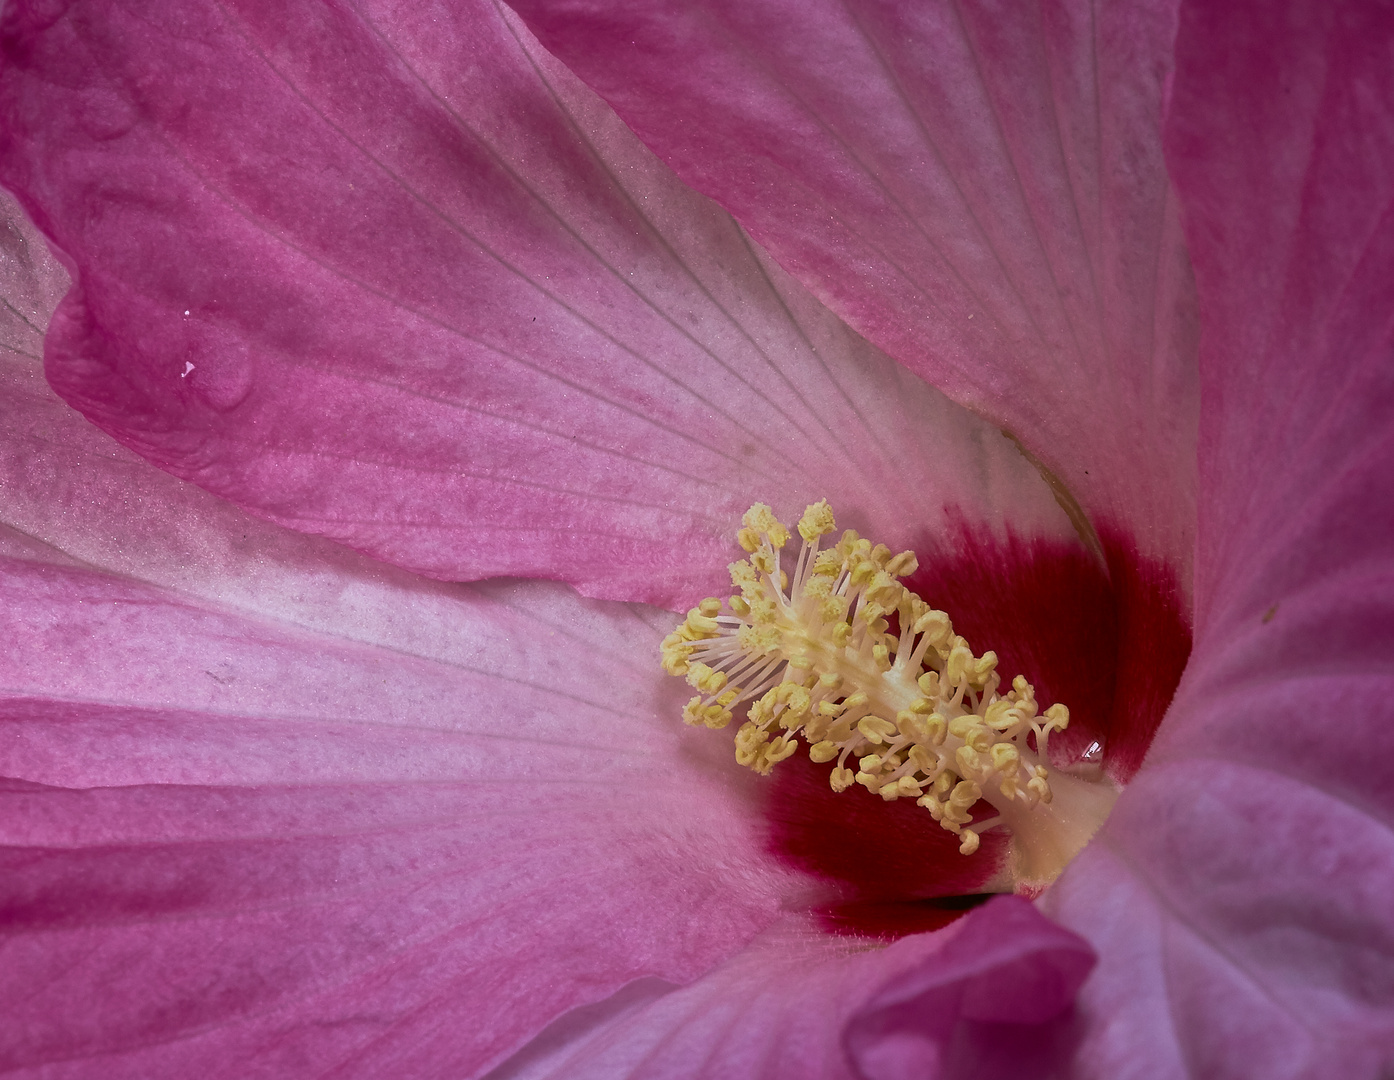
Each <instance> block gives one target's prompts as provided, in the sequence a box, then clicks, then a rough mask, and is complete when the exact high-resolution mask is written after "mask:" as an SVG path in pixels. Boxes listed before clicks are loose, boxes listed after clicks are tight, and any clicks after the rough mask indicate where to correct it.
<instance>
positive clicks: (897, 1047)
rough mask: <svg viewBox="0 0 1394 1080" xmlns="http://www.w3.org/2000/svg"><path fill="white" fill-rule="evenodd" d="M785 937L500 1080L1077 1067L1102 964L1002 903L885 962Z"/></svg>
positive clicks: (912, 1079) (566, 1035) (922, 1076)
mask: <svg viewBox="0 0 1394 1080" xmlns="http://www.w3.org/2000/svg"><path fill="white" fill-rule="evenodd" d="M801 931H802V928H800V927H796V926H787V925H785V926H776V927H773V928H771V930H770V931H769V932H768V933H766V934H765V935H763V936H762V937H761V938H760V939H759V940H758V941H756V942H755V943H753V944H752V946H751V948H749V949H747V950H746V951H744V952H743V953H741V954H740V955H739V956H736V957H733V958H732V959H731V960H730V961H729V962H728V963H726V964H724V965H722V967H720V968H718V969H717V970H715V971H713V972H712V973H711V974H709V975H708V976H706V977H705V978H703V979H702V980H700V981H699V982H697V983H694V984H693V985H692V986H689V987H685V988H683V989H680V990H674V991H670V992H668V993H666V994H665V993H662V992H661V990H662V988H661V987H657V986H653V985H651V984H650V985H648V986H643V987H640V986H636V987H634V988H633V989H632V990H630V991H629V992H627V993H626V994H625V995H617V996H616V998H615V999H613V1000H612V1001H611V1002H609V1003H607V1006H606V1008H605V1009H604V1011H603V1012H602V1011H600V1010H592V1011H591V1012H590V1013H589V1014H578V1015H575V1016H572V1017H566V1018H563V1020H561V1021H559V1022H558V1023H557V1024H556V1025H555V1026H554V1027H553V1028H552V1029H549V1030H548V1031H545V1032H543V1033H541V1034H540V1035H539V1036H538V1038H537V1039H536V1040H535V1041H534V1043H533V1044H532V1045H530V1046H529V1047H528V1048H526V1049H525V1050H524V1051H523V1052H522V1053H520V1054H519V1055H517V1056H516V1058H515V1059H513V1060H511V1061H509V1062H508V1063H507V1064H505V1065H504V1066H502V1067H500V1068H499V1069H498V1070H496V1072H494V1073H493V1074H491V1075H490V1077H489V1078H488V1080H561V1078H563V1077H564V1078H566V1080H612V1078H620V1077H646V1078H667V1077H673V1078H677V1077H683V1078H686V1080H698V1078H709V1077H710V1078H716V1077H726V1076H751V1077H756V1076H758V1077H762V1078H769V1080H939V1078H943V1080H950V1078H952V1077H957V1076H973V1077H977V1078H980V1080H998V1078H999V1077H1000V1078H1003V1080H1005V1078H1007V1077H1012V1078H1014V1080H1034V1078H1039V1077H1045V1076H1048V1075H1050V1074H1051V1073H1052V1071H1053V1070H1055V1069H1058V1068H1059V1067H1060V1066H1061V1065H1062V1064H1063V1063H1064V1061H1066V1060H1067V1059H1068V1055H1069V1051H1070V1049H1072V1045H1073V1040H1074V1039H1075V1037H1076V1036H1077V1030H1076V1028H1075V1027H1074V1025H1073V1024H1072V1023H1071V1016H1070V1006H1071V1002H1072V1000H1073V997H1074V993H1075V990H1076V989H1077V988H1078V986H1079V983H1080V981H1081V980H1082V979H1083V978H1084V977H1085V975H1087V974H1088V972H1089V969H1090V968H1091V966H1092V965H1093V962H1094V958H1093V954H1092V952H1091V951H1090V949H1089V948H1088V947H1087V946H1085V945H1084V943H1083V942H1082V941H1081V940H1080V939H1079V938H1078V937H1077V936H1075V935H1074V934H1072V933H1070V932H1068V931H1066V930H1063V929H1061V928H1060V927H1058V926H1055V925H1053V924H1052V923H1050V922H1049V921H1048V920H1046V919H1045V918H1043V917H1042V916H1041V915H1040V914H1038V913H1037V912H1036V911H1035V910H1034V909H1033V908H1032V907H1031V906H1030V905H1029V904H1028V903H1027V902H1026V901H1024V900H1021V899H1018V898H1016V897H1000V898H997V899H995V900H993V901H992V902H991V903H989V904H987V905H986V906H984V907H982V908H979V909H978V910H976V911H974V912H973V913H972V914H970V915H968V916H967V917H965V918H964V919H963V920H961V921H960V922H958V923H955V924H954V925H953V926H952V927H951V928H950V929H948V930H946V931H945V932H944V933H942V934H937V935H918V936H916V937H911V938H906V939H904V940H902V941H900V942H897V943H896V944H894V945H892V946H890V947H889V948H888V949H886V950H885V951H884V952H867V951H865V950H863V949H859V948H851V949H849V948H848V947H847V946H846V944H845V943H841V942H839V941H837V940H836V939H832V940H830V939H826V938H824V939H819V938H810V937H809V936H808V935H807V934H806V933H804V932H801Z"/></svg>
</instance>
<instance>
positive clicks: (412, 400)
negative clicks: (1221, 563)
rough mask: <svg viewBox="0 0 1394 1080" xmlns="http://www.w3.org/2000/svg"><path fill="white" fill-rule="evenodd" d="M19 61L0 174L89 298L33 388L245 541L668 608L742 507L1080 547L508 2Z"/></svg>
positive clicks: (113, 28)
mask: <svg viewBox="0 0 1394 1080" xmlns="http://www.w3.org/2000/svg"><path fill="white" fill-rule="evenodd" d="M4 56H5V60H4V70H3V75H2V76H0V114H3V115H4V117H5V121H4V125H3V131H4V135H3V143H0V178H3V180H4V182H5V183H6V184H8V185H10V186H11V187H12V188H14V189H15V190H16V191H18V192H19V193H20V194H21V196H22V198H23V201H24V204H25V206H26V207H27V208H28V209H29V211H30V212H31V213H32V214H33V215H34V217H35V220H36V221H37V222H38V223H39V224H40V225H41V226H42V228H43V229H44V230H45V232H46V233H47V234H48V235H49V236H50V237H51V238H52V239H53V240H54V242H55V243H56V244H57V245H58V246H59V247H60V248H61V249H62V250H63V251H65V252H66V253H67V255H68V256H69V257H70V258H71V260H72V262H73V264H74V266H75V268H76V278H75V285H74V289H73V291H72V292H71V293H70V294H69V295H68V298H67V300H66V301H65V302H64V304H63V305H62V307H61V308H60V309H59V311H58V314H57V316H56V318H55V321H54V326H53V329H52V331H51V332H50V335H49V339H48V343H47V349H46V370H47V374H48V377H49V379H50V381H51V382H52V383H53V385H54V386H55V387H56V388H57V389H58V391H59V392H60V394H61V395H62V396H63V397H64V398H65V400H67V401H69V402H70V403H71V404H73V405H74V406H75V407H77V408H78V409H80V410H81V411H82V412H83V413H84V414H85V415H86V416H88V417H89V418H90V419H91V420H93V421H94V422H96V423H97V424H98V425H99V426H101V427H103V428H104V429H105V430H107V431H109V432H111V433H112V434H114V435H116V436H117V437H118V438H119V439H120V440H121V441H122V442H124V443H125V444H126V445H127V446H130V447H132V448H133V449H135V450H136V451H137V452H138V453H140V454H142V455H143V456H145V457H147V458H149V459H150V460H152V461H154V462H155V463H157V464H158V465H160V466H161V467H163V468H165V469H167V470H169V471H171V472H173V473H174V474H176V475H178V476H180V477H182V478H184V479H188V480H192V481H194V482H195V483H197V484H199V485H201V486H203V487H205V488H207V489H208V490H211V491H214V492H216V493H218V494H220V495H222V496H224V497H226V498H228V499H230V500H232V501H233V502H235V503H237V504H239V505H241V506H244V507H246V508H248V509H251V510H252V511H253V512H255V513H257V514H259V515H262V516H264V517H267V518H270V519H272V520H274V521H277V522H280V523H282V524H286V525H289V526H291V527H293V528H296V529H299V530H302V531H306V532H310V533H315V534H319V535H324V536H328V537H331V538H333V539H335V540H338V541H340V542H343V543H345V544H348V545H350V546H352V547H355V548H358V549H360V550H363V551H367V552H369V553H371V554H373V555H375V556H377V557H379V558H382V559H385V560H388V561H391V562H395V563H397V564H399V565H402V566H405V567H407V568H409V569H412V570H415V571H419V572H423V573H427V574H431V575H433V576H437V577H444V578H454V579H460V578H471V579H472V578H479V577H483V576H491V575H505V574H506V575H518V576H535V577H547V578H554V579H555V578H559V579H564V580H567V581H570V582H572V583H574V584H576V585H578V586H579V587H581V588H582V589H583V590H584V591H586V592H587V593H589V594H592V595H605V596H611V597H623V598H635V599H645V600H650V601H655V602H664V603H669V604H674V603H680V602H682V601H686V600H690V599H692V598H693V596H694V593H695V594H696V595H701V593H702V592H705V591H709V590H711V589H713V588H716V587H718V586H719V584H720V581H719V575H720V568H721V567H722V566H723V565H724V564H725V563H726V562H727V561H729V559H728V550H729V546H730V540H729V533H730V531H731V529H732V526H733V525H734V524H735V523H736V520H737V518H738V516H739V514H740V513H741V512H742V511H744V510H745V509H746V507H748V506H749V505H750V503H751V502H753V501H755V500H756V499H763V500H765V501H769V502H772V503H774V504H775V505H776V509H777V510H778V511H779V512H780V513H781V514H786V515H788V514H791V513H797V512H799V511H801V510H802V508H803V505H804V504H805V503H806V502H809V501H812V500H814V499H817V498H819V497H822V496H827V497H829V498H831V499H833V500H834V503H835V505H837V506H839V508H841V509H843V510H844V512H845V513H846V514H847V515H848V516H849V518H850V520H849V521H848V524H855V525H857V526H858V527H869V528H874V529H875V530H876V531H877V533H878V538H880V539H883V540H884V541H885V542H886V543H890V544H897V543H901V544H905V543H908V542H909V539H910V536H909V532H910V526H911V524H912V523H921V524H922V523H925V522H935V521H939V520H940V519H941V518H942V512H943V508H944V507H945V506H946V505H949V506H960V507H963V508H964V512H966V513H968V514H969V515H970V516H971V517H974V518H986V519H987V520H988V521H989V522H990V523H991V524H994V525H995V524H999V523H1000V521H1001V519H1002V517H1003V516H1004V514H1005V513H1006V510H1005V508H1007V507H1011V514H1012V516H1013V517H1014V518H1016V519H1020V520H1019V521H1018V525H1019V527H1021V528H1023V529H1025V530H1026V531H1028V532H1029V531H1035V530H1036V526H1037V524H1039V523H1040V522H1041V521H1048V522H1050V524H1049V525H1048V526H1046V527H1045V528H1044V531H1046V532H1048V533H1051V534H1062V533H1064V532H1065V531H1066V526H1065V525H1064V523H1063V518H1062V516H1061V515H1060V514H1059V512H1058V511H1057V510H1055V508H1054V507H1053V506H1051V505H1050V503H1049V496H1048V494H1047V493H1046V491H1045V489H1044V487H1043V486H1042V485H1041V484H1040V482H1039V480H1038V478H1036V477H1035V476H1034V475H1033V474H1032V470H1031V469H1030V467H1029V466H1027V465H1026V464H1025V463H1024V462H1022V461H1021V460H1020V458H1019V456H1018V455H1017V454H1016V452H1015V450H1014V449H1013V448H1012V447H1011V445H1010V444H1009V443H1007V442H1006V441H1005V440H1003V439H1002V438H1001V437H1000V436H999V435H998V434H997V433H996V431H995V430H994V429H993V428H992V426H991V425H989V424H986V423H984V422H982V421H980V420H977V419H976V418H973V417H970V416H968V415H966V414H964V413H963V412H962V411H961V410H959V409H956V408H954V407H952V406H950V405H949V404H948V403H947V401H946V400H945V399H943V398H942V397H940V396H939V395H937V394H935V393H934V392H933V391H931V390H929V389H928V388H927V387H926V386H925V385H924V384H922V383H920V382H919V380H917V379H915V378H913V377H912V376H910V375H908V374H907V373H906V372H905V371H904V370H903V369H901V368H899V367H898V366H897V365H896V364H895V363H894V362H892V361H891V360H889V359H888V358H887V357H886V356H884V355H883V354H881V353H879V352H878V351H877V350H876V349H874V348H872V347H870V346H868V345H867V344H866V342H864V341H862V340H861V339H860V338H857V337H856V335H854V334H851V333H850V332H849V331H848V330H847V329H846V327H845V326H843V325H842V324H841V323H840V322H838V320H837V319H836V318H835V317H834V316H832V315H831V314H830V313H829V312H827V311H826V309H824V308H822V307H821V306H820V305H819V304H818V303H817V302H816V301H814V300H813V298H812V297H811V296H809V295H808V294H807V293H806V292H805V291H804V290H803V289H802V288H800V287H799V286H798V285H797V284H796V283H794V282H793V281H792V279H790V278H789V277H788V276H787V275H786V274H784V273H783V272H782V271H780V270H779V269H778V268H777V267H775V266H773V265H772V264H771V263H770V262H769V260H768V259H767V258H766V257H765V256H764V255H763V254H762V253H761V252H759V251H758V250H757V249H756V248H755V246H754V245H753V244H752V243H751V242H750V241H749V239H748V237H747V236H746V235H745V234H744V233H743V232H742V230H741V229H740V228H739V227H737V226H736V225H735V223H734V222H733V221H732V220H731V219H730V218H729V217H728V216H727V215H726V214H724V213H723V212H722V211H720V210H719V209H718V208H717V207H716V206H714V205H713V204H711V203H709V202H708V201H707V200H705V199H703V198H701V197H700V196H697V195H695V194H694V193H692V192H691V191H689V190H687V189H686V188H684V187H683V186H682V184H681V183H680V182H679V181H678V180H677V179H676V178H675V177H674V176H673V175H672V174H671V173H670V172H669V171H668V170H667V168H666V167H664V166H663V165H661V164H660V163H659V162H658V161H657V160H656V159H654V158H653V156H652V155H651V154H650V153H649V152H648V151H647V150H646V149H644V147H643V146H642V145H641V144H639V142H638V141H637V140H636V139H635V138H634V137H633V135H632V134H631V133H630V132H628V131H627V129H625V128H624V127H623V125H622V124H621V123H619V121H618V120H617V119H616V118H615V117H614V115H613V114H612V113H611V112H610V111H609V110H608V109H607V108H606V107H605V106H604V105H603V104H602V103H601V102H599V101H598V100H597V99H596V98H595V97H594V95H593V94H591V93H590V92H589V91H587V90H586V89H585V88H584V87H583V86H581V85H580V84H579V82H578V81H577V80H576V79H575V78H574V77H573V76H572V75H571V74H570V73H569V72H567V71H566V70H565V69H564V68H562V67H561V66H560V65H559V64H557V63H556V61H555V60H553V59H552V58H551V57H549V56H548V55H547V54H545V53H544V52H543V51H542V50H541V49H540V47H538V46H537V44H536V42H535V41H533V40H532V39H531V37H530V36H529V35H528V33H527V31H526V30H525V29H524V28H522V27H521V26H519V25H517V20H516V19H514V18H513V17H512V16H511V15H510V16H507V17H504V16H502V15H500V13H499V9H498V8H497V7H496V6H495V5H492V4H487V3H482V2H480V3H472V4H467V5H463V6H461V5H446V4H438V5H434V6H429V5H428V6H424V7H423V6H422V5H419V4H417V5H404V6H400V7H399V6H395V5H392V4H390V3H385V2H384V3H375V4H369V5H365V6H364V7H363V8H362V9H358V10H354V11H346V10H329V9H326V8H324V7H323V6H321V5H318V4H310V3H305V4H299V5H295V4H292V5H290V6H287V5H286V4H285V3H282V2H280V0H276V2H267V3H263V2H258V0H247V2H246V3H241V4H233V5H230V6H228V5H213V4H203V3H199V2H196V0H188V2H181V3H176V4H162V5H161V6H160V7H159V9H158V11H152V10H151V9H150V8H149V7H148V5H143V4H136V5H132V6H130V7H123V6H121V5H118V4H106V3H96V2H92V3H77V4H73V5H71V6H69V7H67V8H66V9H65V10H64V11H63V13H62V14H61V15H58V16H56V17H53V16H52V15H51V14H50V13H49V12H47V10H46V9H43V10H40V9H39V8H38V7H37V6H31V5H25V4H12V5H8V6H7V8H6V15H5V31H4ZM882 534H884V535H882Z"/></svg>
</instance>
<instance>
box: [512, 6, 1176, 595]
mask: <svg viewBox="0 0 1394 1080" xmlns="http://www.w3.org/2000/svg"><path fill="white" fill-rule="evenodd" d="M513 6H514V7H515V8H516V9H517V10H518V11H519V12H520V13H521V14H522V15H523V16H524V17H525V18H526V19H527V20H528V24H529V26H530V27H531V28H532V29H533V31H534V32H535V33H537V34H538V36H539V38H540V39H541V41H542V43H543V44H544V45H546V46H547V48H548V49H550V50H552V51H553V52H554V53H555V54H556V55H557V56H558V57H560V58H561V59H562V60H563V61H564V62H565V63H567V64H568V65H570V66H571V67H572V68H573V70H575V71H576V73H577V74H578V75H580V76H581V77H582V78H583V79H585V80H586V82H587V83H588V84H590V85H591V86H592V87H593V88H595V89H596V90H597V91H598V92H599V93H600V94H601V96H602V97H604V98H605V99H606V100H607V101H608V102H609V103H610V104H611V105H613V106H614V107H615V109H616V110H617V111H618V112H619V114H620V116H621V117H622V118H623V119H624V120H625V121H626V122H627V123H628V124H629V125H630V126H631V127H633V128H634V130H635V131H636V132H638V134H639V136H640V137H641V138H642V139H643V140H644V141H645V142H646V143H647V144H648V145H649V146H650V147H652V148H653V149H654V150H655V151H656V152H657V153H658V154H659V155H660V156H661V157H662V158H663V159H664V160H665V161H666V162H668V163H669V164H670V165H672V166H673V168H674V169H675V170H676V171H677V173H678V175H679V176H681V177H682V178H683V179H684V180H685V181H687V182H688V183H689V184H691V185H692V186H693V187H695V188H696V189H697V190H699V191H702V192H704V193H706V194H708V195H710V196H712V197H713V198H715V199H717V201H719V202H720V203H721V204H722V205H723V206H725V207H726V208H727V209H728V210H730V211H731V212H732V213H733V214H734V215H735V217H736V218H737V219H738V220H739V221H740V222H741V223H742V224H743V225H745V226H746V227H747V228H748V229H749V230H750V231H751V233H752V235H754V236H755V237H756V238H757V239H758V240H759V241H760V242H761V243H762V244H764V245H765V246H766V247H767V248H768V249H769V250H770V252H771V253H772V254H773V255H774V257H775V258H776V259H778V260H779V262H780V264H781V265H782V266H784V267H785V268H786V269H788V270H790V271H791V272H793V273H794V275H795V276H796V277H798V278H799V279H800V280H801V281H802V282H804V284H805V285H807V286H808V287H809V288H811V289H812V290H813V292H814V293H815V294H816V295H817V296H818V297H819V298H820V299H822V300H824V301H825V302H826V303H827V304H829V306H831V307H832V308H833V310H834V311H836V312H838V313H839V314H840V315H842V316H843V318H845V319H846V320H847V321H848V322H849V323H850V325H852V326H853V327H854V328H855V329H857V330H858V331H860V332H861V333H862V334H864V335H866V337H868V338H869V339H870V340H871V341H873V342H875V343H876V344H878V345H880V346H881V347H882V348H883V349H885V350H886V351H887V352H889V353H890V354H891V355H892V356H894V357H896V359H898V360H900V361H902V362H903V363H905V364H907V365H908V366H909V367H911V368H912V369H913V370H915V371H917V372H919V373H920V374H922V375H924V376H925V377H926V378H927V379H929V380H930V381H931V382H933V383H934V384H935V385H936V386H939V387H940V388H942V389H944V390H945V391H946V392H948V393H949V394H950V396H952V397H954V398H955V399H956V400H959V401H962V402H964V403H965V404H967V405H968V406H969V407H970V408H973V409H974V410H975V411H978V412H980V413H982V414H983V415H985V416H989V417H991V418H992V419H993V420H994V421H996V422H997V423H999V424H1002V425H1003V426H1005V427H1007V428H1008V429H1010V430H1011V431H1013V432H1014V433H1015V434H1016V435H1018V436H1019V437H1020V438H1021V439H1022V441H1023V442H1024V443H1025V444H1026V446H1027V447H1028V448H1029V449H1030V450H1031V451H1032V452H1034V453H1035V454H1036V455H1037V456H1038V457H1039V458H1040V459H1041V460H1042V461H1044V462H1045V464H1046V465H1047V466H1049V468H1050V469H1051V470H1052V471H1053V472H1054V473H1055V474H1056V475H1057V476H1059V477H1060V478H1061V479H1062V480H1063V481H1064V482H1065V484H1066V485H1067V486H1068V488H1069V489H1070V490H1071V491H1072V492H1073V493H1074V495H1075V496H1076V497H1077V498H1078V499H1079V500H1080V502H1081V503H1082V504H1083V505H1084V507H1085V509H1086V510H1087V511H1089V513H1090V515H1091V516H1092V517H1093V519H1094V521H1095V523H1096V525H1097V526H1099V527H1100V530H1101V531H1102V532H1108V531H1111V530H1117V529H1121V530H1123V531H1124V532H1125V533H1126V534H1128V535H1129V536H1130V537H1131V539H1132V542H1133V543H1135V544H1136V546H1137V548H1138V549H1139V551H1140V554H1141V555H1142V556H1143V557H1145V558H1154V559H1161V560H1162V561H1163V562H1164V563H1166V565H1167V566H1169V567H1170V568H1171V569H1172V571H1173V573H1175V574H1178V575H1179V576H1180V578H1181V585H1182V586H1183V588H1184V586H1185V583H1186V578H1187V577H1188V574H1189V560H1190V553H1191V545H1192V542H1193V536H1194V533H1193V528H1194V526H1193V521H1194V483H1195V478H1194V458H1193V454H1194V446H1195V443H1194V439H1195V423H1196V405H1197V392H1196V391H1197V387H1196V375H1195V366H1194V365H1195V359H1194V325H1195V315H1194V299H1193V296H1192V291H1191V283H1190V271H1189V266H1188V263H1187V259H1186V253H1185V249H1184V246H1183V243H1182V237H1181V231H1180V225H1179V221H1178V217H1177V211H1176V205H1175V201H1174V198H1173V196H1172V194H1171V190H1170V187H1169V184H1168V181H1167V177H1166V173H1165V169H1164V165H1163V161H1162V154H1161V140H1160V119H1161V95H1162V90H1163V86H1164V83H1165V80H1166V78H1167V74H1168V69H1169V62H1168V59H1169V53H1170V46H1171V41H1172V37H1173V34H1174V32H1175V24H1174V14H1173V11H1172V7H1171V5H1169V4H1166V3H1159V2H1153V0H1137V2H1130V3H1127V4H1122V5H1119V4H1113V5H1105V6H1103V7H1102V8H1100V7H1097V6H1096V5H1090V4H1087V3H1083V2H1062V3H1054V2H1052V3H1045V4H1040V5H1032V6H1030V7H1023V6H1016V7H1013V8H1012V9H1011V11H1010V13H1004V12H1003V11H1001V10H999V9H998V8H997V7H994V6H991V5H989V6H982V5H971V4H970V5H964V4H948V3H936V4H925V3H921V2H896V0H879V2H877V0H857V2H854V3H841V2H837V0H818V2H814V3H810V2H808V0H754V2H752V0H721V2H717V3H709V2H688V3H681V4H672V3H662V4H658V3H642V2H641V3H625V4H612V3H608V2H605V0H517V2H516V3H514V5H513ZM1119 558H1120V559H1121V556H1120V557H1119Z"/></svg>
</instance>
